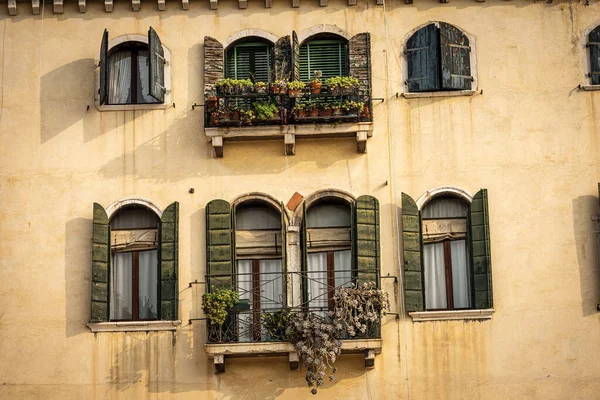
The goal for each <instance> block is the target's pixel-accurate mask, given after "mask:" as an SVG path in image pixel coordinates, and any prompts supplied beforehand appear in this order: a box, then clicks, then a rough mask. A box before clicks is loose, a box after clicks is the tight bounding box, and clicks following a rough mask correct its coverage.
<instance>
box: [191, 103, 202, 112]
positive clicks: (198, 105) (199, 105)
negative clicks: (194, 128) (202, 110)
mask: <svg viewBox="0 0 600 400" xmlns="http://www.w3.org/2000/svg"><path fill="white" fill-rule="evenodd" d="M196 107H204V104H196V103H194V104H192V111H193V110H194V109H195V108H196Z"/></svg>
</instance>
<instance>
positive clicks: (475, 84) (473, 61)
mask: <svg viewBox="0 0 600 400" xmlns="http://www.w3.org/2000/svg"><path fill="white" fill-rule="evenodd" d="M440 22H444V23H447V24H450V25H452V26H454V27H455V28H456V29H459V30H460V31H461V32H462V33H463V35H465V36H466V37H467V39H468V40H469V46H470V47H471V51H470V53H469V64H470V68H471V76H472V77H473V81H472V82H471V89H470V90H444V89H441V90H435V91H434V90H432V91H427V92H409V91H408V85H407V82H408V54H407V44H408V40H409V39H410V38H411V37H412V36H413V35H414V34H415V33H416V32H417V31H419V30H421V29H422V28H424V27H426V26H428V25H431V24H436V25H437V26H438V27H439V23H440ZM402 49H403V51H402V54H401V73H402V76H401V82H402V83H401V85H402V89H401V92H402V97H404V98H406V99H412V98H433V97H460V96H473V95H475V94H476V93H477V92H478V91H479V80H478V77H477V42H476V39H475V36H473V35H472V34H470V33H469V32H467V31H466V30H464V29H462V28H461V27H459V26H458V25H455V24H452V23H449V22H446V21H429V22H427V23H425V24H422V25H419V26H417V27H416V28H414V29H412V30H411V31H409V32H408V33H407V34H406V35H405V36H404V38H403V40H402Z"/></svg>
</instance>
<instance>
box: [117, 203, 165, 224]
mask: <svg viewBox="0 0 600 400" xmlns="http://www.w3.org/2000/svg"><path fill="white" fill-rule="evenodd" d="M130 205H138V206H142V207H146V208H147V209H149V210H151V211H153V212H154V213H155V214H156V215H157V216H158V218H161V217H162V213H163V212H162V209H161V208H160V207H159V206H158V204H156V203H155V202H153V201H152V200H148V199H145V198H143V197H126V198H124V199H121V200H117V201H115V202H114V203H111V204H110V205H109V206H108V207H106V215H108V219H109V220H110V219H111V218H112V217H113V215H115V214H116V212H117V211H119V210H120V209H121V208H123V207H126V206H130Z"/></svg>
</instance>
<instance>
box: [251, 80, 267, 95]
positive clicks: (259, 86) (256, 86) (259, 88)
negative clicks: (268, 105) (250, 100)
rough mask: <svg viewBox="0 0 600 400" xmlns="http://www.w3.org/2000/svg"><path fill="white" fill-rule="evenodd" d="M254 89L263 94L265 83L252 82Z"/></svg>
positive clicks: (265, 89)
mask: <svg viewBox="0 0 600 400" xmlns="http://www.w3.org/2000/svg"><path fill="white" fill-rule="evenodd" d="M254 90H255V91H256V93H258V94H264V93H266V92H267V84H266V83H264V82H256V83H255V84H254Z"/></svg>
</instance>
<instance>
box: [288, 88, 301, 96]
mask: <svg viewBox="0 0 600 400" xmlns="http://www.w3.org/2000/svg"><path fill="white" fill-rule="evenodd" d="M300 93H302V91H301V90H300V89H296V90H292V89H288V96H300Z"/></svg>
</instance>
